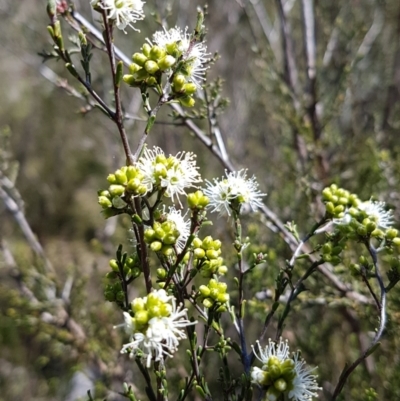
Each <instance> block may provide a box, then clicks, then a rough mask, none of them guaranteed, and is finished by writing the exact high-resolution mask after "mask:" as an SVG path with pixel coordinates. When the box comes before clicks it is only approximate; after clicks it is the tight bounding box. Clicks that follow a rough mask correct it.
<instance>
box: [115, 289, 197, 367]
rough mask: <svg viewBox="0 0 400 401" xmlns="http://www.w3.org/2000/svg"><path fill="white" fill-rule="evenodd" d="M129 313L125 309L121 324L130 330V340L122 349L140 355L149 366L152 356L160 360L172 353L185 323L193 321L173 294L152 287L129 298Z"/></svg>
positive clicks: (183, 333)
mask: <svg viewBox="0 0 400 401" xmlns="http://www.w3.org/2000/svg"><path fill="white" fill-rule="evenodd" d="M132 311H133V313H134V316H133V317H132V316H131V315H130V314H129V313H128V312H124V319H125V323H124V324H123V326H124V327H125V330H126V332H127V333H128V334H130V336H131V338H130V340H131V341H130V342H129V343H127V344H124V346H123V347H122V349H121V353H129V354H131V355H133V356H141V357H143V358H145V359H146V366H147V367H150V364H151V360H152V359H153V358H154V360H155V361H161V360H162V359H163V358H164V356H172V354H173V353H174V352H175V351H176V350H177V348H178V345H179V342H180V340H182V339H185V338H186V334H185V331H184V330H182V329H183V328H185V327H186V326H189V325H193V324H196V322H191V321H189V320H188V318H187V309H185V308H183V305H178V306H176V300H175V298H174V297H173V296H170V295H167V293H166V292H165V290H158V291H153V292H152V293H150V294H149V295H148V296H147V297H143V298H136V299H135V300H134V301H133V302H132Z"/></svg>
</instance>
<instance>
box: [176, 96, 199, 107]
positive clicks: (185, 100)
mask: <svg viewBox="0 0 400 401" xmlns="http://www.w3.org/2000/svg"><path fill="white" fill-rule="evenodd" d="M179 102H180V104H181V105H182V106H185V107H193V106H194V105H195V103H196V102H195V100H194V99H193V98H192V97H190V96H183V97H181V98H179Z"/></svg>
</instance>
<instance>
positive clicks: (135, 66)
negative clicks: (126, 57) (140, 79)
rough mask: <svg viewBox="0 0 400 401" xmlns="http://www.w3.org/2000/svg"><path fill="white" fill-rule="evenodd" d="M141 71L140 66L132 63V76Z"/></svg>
mask: <svg viewBox="0 0 400 401" xmlns="http://www.w3.org/2000/svg"><path fill="white" fill-rule="evenodd" d="M141 69H142V67H141V66H140V65H139V64H136V63H132V64H131V65H130V66H129V72H130V73H131V74H135V73H136V72H138V71H140V70H141Z"/></svg>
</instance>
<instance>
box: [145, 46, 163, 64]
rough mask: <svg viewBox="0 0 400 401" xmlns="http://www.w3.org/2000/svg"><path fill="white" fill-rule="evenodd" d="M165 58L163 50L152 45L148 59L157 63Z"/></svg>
mask: <svg viewBox="0 0 400 401" xmlns="http://www.w3.org/2000/svg"><path fill="white" fill-rule="evenodd" d="M164 56H165V50H163V49H162V48H161V47H160V46H157V45H154V46H153V47H152V48H151V49H150V54H149V58H150V59H151V60H154V61H158V60H160V59H161V58H163V57H164Z"/></svg>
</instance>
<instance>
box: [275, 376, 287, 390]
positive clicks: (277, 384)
mask: <svg viewBox="0 0 400 401" xmlns="http://www.w3.org/2000/svg"><path fill="white" fill-rule="evenodd" d="M274 387H275V388H276V389H277V390H278V391H280V392H281V393H283V392H284V391H285V390H286V388H287V383H286V381H285V380H284V379H282V378H280V379H278V380H276V381H275V382H274Z"/></svg>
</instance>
